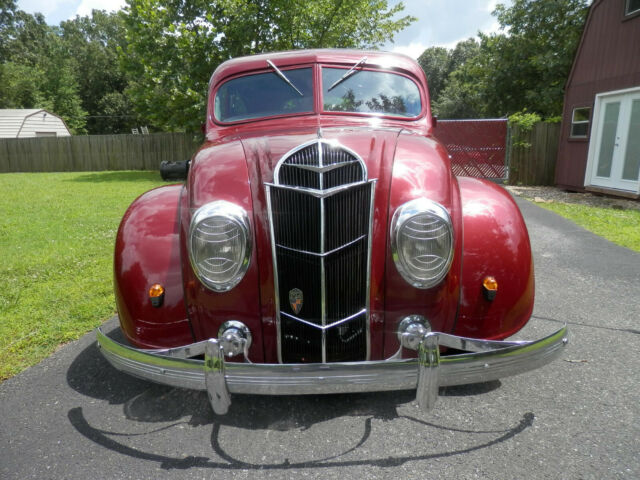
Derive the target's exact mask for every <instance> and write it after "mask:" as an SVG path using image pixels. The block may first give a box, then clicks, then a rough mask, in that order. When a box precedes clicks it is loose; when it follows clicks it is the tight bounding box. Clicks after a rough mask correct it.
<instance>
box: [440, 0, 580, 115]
mask: <svg viewBox="0 0 640 480" xmlns="http://www.w3.org/2000/svg"><path fill="white" fill-rule="evenodd" d="M587 5H588V1H587V0H514V1H513V4H512V5H511V6H510V7H506V6H505V5H502V4H499V5H498V6H497V7H496V10H495V11H494V12H493V14H494V16H496V17H497V19H498V22H499V23H500V26H501V28H502V32H503V33H497V34H492V35H484V34H479V37H480V43H479V46H478V47H477V48H475V49H474V48H473V47H471V46H470V45H468V46H467V47H471V49H470V50H468V51H467V58H466V59H465V61H464V62H462V63H460V64H459V65H457V66H456V67H455V68H453V69H450V70H449V74H448V75H447V77H446V80H445V82H444V83H445V86H444V88H443V89H442V90H441V91H440V92H439V94H438V96H437V98H436V101H435V104H434V111H435V112H437V113H438V114H439V115H440V116H442V117H445V118H465V117H466V118H470V117H502V116H504V115H510V114H513V113H515V112H519V111H522V110H524V109H528V110H529V111H531V112H536V113H538V114H540V115H541V116H542V117H543V118H549V117H557V116H558V115H560V114H561V113H562V102H563V89H564V84H565V82H566V80H567V77H568V75H569V71H570V69H571V65H572V62H573V57H574V54H575V50H576V48H577V45H578V43H579V41H580V35H581V34H582V29H583V25H584V20H585V17H586V12H587ZM456 49H457V47H456ZM450 55H451V54H450ZM436 81H439V80H438V79H437V80H436Z"/></svg>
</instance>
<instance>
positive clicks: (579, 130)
mask: <svg viewBox="0 0 640 480" xmlns="http://www.w3.org/2000/svg"><path fill="white" fill-rule="evenodd" d="M590 117H591V107H579V108H574V109H573V114H572V115H571V134H570V135H569V136H570V137H571V138H587V134H588V133H589V119H590Z"/></svg>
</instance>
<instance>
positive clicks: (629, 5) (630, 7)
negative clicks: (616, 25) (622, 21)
mask: <svg viewBox="0 0 640 480" xmlns="http://www.w3.org/2000/svg"><path fill="white" fill-rule="evenodd" d="M634 13H640V0H626V5H625V9H624V14H625V15H633V14H634Z"/></svg>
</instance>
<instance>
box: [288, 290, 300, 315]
mask: <svg viewBox="0 0 640 480" xmlns="http://www.w3.org/2000/svg"><path fill="white" fill-rule="evenodd" d="M303 302H304V297H303V295H302V290H300V289H299V288H292V289H291V290H289V305H291V310H293V313H295V314H296V315H297V314H298V313H300V310H302V304H303Z"/></svg>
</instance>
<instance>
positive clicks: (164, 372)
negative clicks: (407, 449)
mask: <svg viewBox="0 0 640 480" xmlns="http://www.w3.org/2000/svg"><path fill="white" fill-rule="evenodd" d="M567 335H568V332H567V326H566V325H564V326H563V327H562V328H561V329H560V330H558V331H556V332H554V333H552V334H551V335H548V336H547V337H544V338H542V339H539V340H535V341H531V342H518V344H517V345H514V344H513V343H514V342H496V341H485V340H475V339H474V342H476V343H478V344H482V343H483V342H486V346H487V348H490V349H489V350H487V351H484V352H480V353H464V354H460V355H450V356H442V357H440V358H439V360H438V361H437V362H436V359H435V358H434V357H433V355H434V354H435V350H433V348H431V347H432V346H433V345H431V344H430V343H428V342H427V343H425V342H426V341H427V339H430V338H434V339H436V340H437V342H439V343H441V344H444V342H440V341H441V340H442V339H445V338H449V337H454V336H453V335H447V334H442V333H429V334H427V335H425V336H424V337H423V339H422V343H425V345H426V349H427V350H429V349H430V348H431V350H430V351H431V355H432V359H431V360H430V362H431V363H432V364H437V369H438V375H437V382H436V381H432V379H431V377H429V378H427V379H423V380H419V369H420V362H421V361H423V360H420V359H415V358H413V359H393V360H383V361H366V362H353V363H346V362H343V363H324V364H321V363H309V364H256V363H238V362H225V361H224V358H220V357H219V356H216V355H212V354H211V353H209V354H208V356H207V358H214V359H215V358H218V361H221V362H222V363H223V364H224V365H217V366H216V365H214V366H213V367H214V370H216V369H217V370H216V371H218V372H220V371H224V379H225V380H226V382H225V383H226V387H227V388H228V391H229V392H230V393H243V394H262V395H304V394H325V393H349V392H376V391H388V390H408V389H414V388H417V387H419V388H420V389H421V390H424V389H425V388H426V389H427V390H428V392H426V394H428V393H429V392H430V393H431V394H433V391H434V388H433V385H437V386H440V387H443V386H453V385H464V384H467V383H478V382H487V381H491V380H497V379H499V378H504V377H508V376H512V375H517V374H520V373H524V372H527V371H529V370H534V369H536V368H539V367H541V366H543V365H546V364H547V363H549V362H551V361H552V360H554V359H556V358H557V357H559V356H560V354H561V353H562V350H563V349H564V347H565V346H566V344H567V343H568V339H567ZM455 338H461V337H455ZM96 339H97V343H98V348H99V349H100V350H101V353H102V355H104V357H105V358H106V359H107V360H108V361H109V362H110V363H111V364H112V365H113V366H114V367H115V368H117V369H118V370H121V371H123V372H125V373H128V374H131V375H134V376H136V377H139V378H143V379H145V380H151V381H153V382H157V383H160V384H164V385H170V386H174V387H181V388H191V389H196V390H207V387H208V385H207V381H206V379H205V361H206V360H205V361H202V360H192V359H184V358H179V357H177V356H176V357H170V356H167V355H163V354H161V353H158V352H160V350H141V349H136V348H133V347H130V346H128V345H124V344H121V343H119V342H117V341H115V340H113V339H112V338H110V337H108V336H106V335H105V334H104V333H103V332H102V330H101V329H100V328H98V329H97V330H96ZM465 341H466V339H465ZM201 343H202V342H199V343H198V344H193V345H186V346H184V347H179V348H177V349H170V350H171V351H173V352H174V353H175V351H177V350H185V351H186V349H194V348H196V347H194V345H200V344H201ZM205 344H206V345H205V349H206V348H207V345H217V341H216V340H208V341H206V342H205ZM502 345H504V346H502ZM197 348H200V347H197ZM214 353H215V352H214ZM424 361H426V360H424ZM426 363H427V366H429V362H428V361H427V362H426ZM222 369H224V370H222ZM212 384H214V385H217V382H211V383H210V384H209V387H211V385H212ZM215 388H216V392H217V393H218V394H220V393H221V391H220V390H217V388H218V387H217V386H216V387H215ZM424 395H425V392H424V391H423V392H422V393H418V397H420V396H424Z"/></svg>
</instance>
